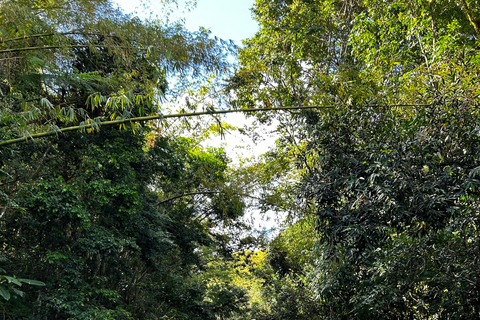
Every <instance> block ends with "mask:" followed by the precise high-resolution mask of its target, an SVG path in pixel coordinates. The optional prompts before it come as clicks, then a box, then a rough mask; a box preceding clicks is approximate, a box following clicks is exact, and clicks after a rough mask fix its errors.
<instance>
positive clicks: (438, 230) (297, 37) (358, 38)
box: [227, 0, 479, 319]
mask: <svg viewBox="0 0 480 320" xmlns="http://www.w3.org/2000/svg"><path fill="white" fill-rule="evenodd" d="M473 12H474V11H473V10H472V5H471V3H465V2H458V3H457V2H427V1H409V2H405V1H401V2H400V1H387V2H385V1H378V2H377V1H354V2H351V1H349V2H331V1H300V0H299V1H295V0H294V1H273V2H272V1H257V3H256V7H255V9H254V13H255V15H256V19H257V21H259V23H260V25H261V29H260V31H259V32H258V33H257V35H256V36H255V37H254V38H252V39H250V40H248V41H247V42H246V46H245V48H244V49H242V51H241V52H240V62H241V66H240V68H239V69H238V70H237V73H236V75H235V76H234V77H232V78H231V79H230V83H229V86H228V87H227V89H229V90H232V92H234V94H235V95H234V96H232V97H233V98H234V103H236V104H237V105H238V106H243V105H246V106H249V107H251V106H259V105H263V104H268V105H272V106H274V107H283V106H290V105H291V106H294V105H301V106H303V105H311V106H316V107H318V111H313V110H312V111H303V112H298V113H294V112H290V113H282V112H281V111H279V112H277V113H275V114H274V115H270V114H268V115H266V114H258V116H259V120H260V121H269V118H270V119H271V118H275V119H276V120H278V121H279V123H280V125H279V126H278V128H279V131H280V132H282V135H283V136H284V137H285V138H284V139H281V140H280V141H279V142H280V143H282V148H279V149H278V150H279V151H280V150H292V149H296V150H297V153H296V155H298V157H297V158H296V161H295V162H296V164H297V165H298V166H299V167H301V168H302V169H303V170H301V171H300V172H302V173H303V177H302V182H301V183H300V184H298V185H297V186H298V189H297V196H298V202H299V203H302V204H303V205H304V206H305V208H309V210H310V209H311V210H314V211H315V212H316V213H315V215H316V217H317V230H318V235H319V241H318V243H317V245H318V246H319V247H320V248H321V250H320V251H318V252H315V253H312V255H313V257H314V258H315V259H316V260H312V262H311V264H312V268H314V270H313V271H310V272H309V273H308V278H309V283H308V285H309V287H310V288H311V289H312V290H314V292H316V294H317V295H318V300H317V303H318V305H317V307H318V308H319V309H318V310H319V312H318V313H319V315H320V318H325V319H352V318H353V319H371V318H386V319H400V318H401V319H403V318H415V319H430V318H435V317H439V318H477V317H478V314H479V311H478V309H477V307H476V299H478V290H477V285H476V283H477V281H478V279H479V278H478V274H477V273H476V271H475V270H476V269H475V268H474V267H473V265H474V264H475V263H476V262H474V261H478V254H477V253H476V251H475V250H476V249H475V248H476V241H477V240H476V239H477V235H476V232H475V231H474V230H475V227H473V226H474V225H475V223H474V222H473V221H475V220H476V213H475V212H476V210H477V206H478V204H477V196H478V195H477V190H478V186H477V184H478V181H477V179H476V175H477V170H478V169H477V168H478V166H479V164H478V162H477V159H478V149H477V145H478V141H477V139H478V135H477V134H476V132H477V131H476V127H477V123H478V120H479V119H478V111H477V103H478V87H479V86H478V79H477V77H476V74H477V72H478V68H479V63H478V48H477V47H478V42H477V37H478V31H477V29H476V25H475V19H472V18H471V17H472V14H474V13H473ZM298 214H299V215H300V216H303V215H304V212H303V210H298ZM467 221H468V222H467ZM467 226H469V227H467ZM460 243H461V244H460ZM446 248H448V249H446ZM467 256H469V257H470V259H466V257H467ZM280 257H282V255H280V256H279V258H280ZM447 257H448V258H447ZM472 263H473V264H472ZM280 265H281V266H283V265H284V264H280ZM282 290H283V289H279V290H277V291H276V292H278V293H280V292H283V291H282ZM285 292H288V290H286V291H285ZM287 295H288V293H287ZM467 296H468V297H469V298H468V299H467V298H465V297H467ZM453 306H456V307H453Z"/></svg>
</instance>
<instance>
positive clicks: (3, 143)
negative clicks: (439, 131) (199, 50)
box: [0, 104, 431, 147]
mask: <svg viewBox="0 0 480 320" xmlns="http://www.w3.org/2000/svg"><path fill="white" fill-rule="evenodd" d="M430 105H431V104H415V105H410V104H400V105H389V106H387V105H370V106H365V107H368V108H381V107H418V106H430ZM336 107H338V106H336V105H326V106H301V107H279V108H246V109H230V110H212V111H202V112H190V113H174V114H165V115H162V114H159V115H155V116H146V117H135V118H128V119H121V120H112V121H102V122H100V126H110V125H115V124H122V123H130V122H140V121H149V120H159V119H168V118H183V117H198V116H204V115H216V114H227V113H237V112H245V113H246V112H259V111H275V110H300V109H329V108H336ZM92 126H93V125H92V124H86V125H81V126H80V125H79V126H72V127H66V128H62V129H59V130H56V131H46V132H40V133H36V134H32V135H30V136H28V137H27V136H25V137H21V138H16V139H10V140H5V141H1V142H0V147H2V146H7V145H10V144H16V143H19V142H24V141H28V140H29V139H34V138H42V137H48V136H53V135H56V134H59V133H62V132H68V131H75V130H81V129H88V128H92Z"/></svg>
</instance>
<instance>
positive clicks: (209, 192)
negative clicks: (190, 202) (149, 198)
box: [158, 191, 263, 204]
mask: <svg viewBox="0 0 480 320" xmlns="http://www.w3.org/2000/svg"><path fill="white" fill-rule="evenodd" d="M220 193H222V191H198V192H189V193H183V194H179V195H176V196H173V197H171V198H167V199H165V200H162V201H160V202H159V203H158V204H163V203H166V202H170V201H173V200H176V199H179V198H184V197H188V196H194V195H199V194H220ZM234 194H236V195H239V196H242V197H247V198H251V199H255V200H263V199H262V198H259V197H255V196H252V195H249V194H246V193H238V192H235V193H234Z"/></svg>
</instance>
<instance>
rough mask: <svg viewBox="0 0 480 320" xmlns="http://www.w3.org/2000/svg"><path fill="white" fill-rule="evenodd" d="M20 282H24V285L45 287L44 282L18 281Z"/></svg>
mask: <svg viewBox="0 0 480 320" xmlns="http://www.w3.org/2000/svg"><path fill="white" fill-rule="evenodd" d="M18 280H20V281H21V282H24V283H28V284H31V285H33V286H45V283H44V282H42V281H38V280H30V279H18Z"/></svg>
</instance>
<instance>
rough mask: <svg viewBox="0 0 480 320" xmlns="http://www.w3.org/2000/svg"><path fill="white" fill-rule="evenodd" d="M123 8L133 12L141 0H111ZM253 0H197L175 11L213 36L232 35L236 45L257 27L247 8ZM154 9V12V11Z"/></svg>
mask: <svg viewBox="0 0 480 320" xmlns="http://www.w3.org/2000/svg"><path fill="white" fill-rule="evenodd" d="M114 1H115V2H117V3H118V4H119V5H120V6H121V7H122V8H123V9H124V10H125V11H126V12H129V13H131V12H133V11H134V10H135V8H137V7H138V6H139V5H140V2H141V1H140V0H114ZM158 2H159V1H158V0H151V1H150V8H151V10H152V11H154V12H153V13H154V14H155V13H158V14H161V12H160V10H161V4H158ZM253 2H254V0H198V3H197V7H196V8H195V9H193V10H192V11H190V12H187V13H184V14H182V13H181V10H179V11H178V13H177V15H178V16H180V17H183V18H185V25H186V27H187V28H188V29H189V30H192V31H195V30H198V28H199V27H200V26H202V27H205V28H207V29H210V30H211V31H212V35H213V36H217V37H219V38H222V39H225V40H227V39H232V40H233V41H235V42H236V43H237V44H238V45H240V44H241V40H242V39H246V38H250V37H252V36H253V35H254V34H255V32H256V31H257V30H258V25H257V23H256V21H254V20H253V19H252V13H251V11H250V8H251V7H252V5H253ZM155 11H157V12H155Z"/></svg>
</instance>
